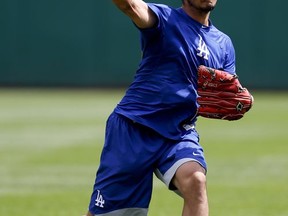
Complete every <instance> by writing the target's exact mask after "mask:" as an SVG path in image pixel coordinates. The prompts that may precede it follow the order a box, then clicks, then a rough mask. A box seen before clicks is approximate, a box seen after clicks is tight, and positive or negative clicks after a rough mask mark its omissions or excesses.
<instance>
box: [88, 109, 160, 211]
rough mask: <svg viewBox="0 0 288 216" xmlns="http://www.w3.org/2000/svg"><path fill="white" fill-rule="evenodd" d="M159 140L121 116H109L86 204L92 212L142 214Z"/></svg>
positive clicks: (145, 207)
mask: <svg viewBox="0 0 288 216" xmlns="http://www.w3.org/2000/svg"><path fill="white" fill-rule="evenodd" d="M160 140H161V139H159V135H157V134H156V133H155V132H153V131H152V130H149V128H144V127H143V126H141V125H139V124H137V123H133V122H132V121H131V120H129V119H126V118H125V117H121V116H119V115H117V114H112V115H111V116H110V117H109V119H108V121H107V125H106V136H105V144H104V148H103V151H102V154H101V160H100V166H99V169H98V171H97V175H96V180H95V184H94V190H93V193H92V196H91V202H90V206H89V209H90V211H91V212H92V213H93V214H99V215H102V214H103V215H111V214H112V213H111V212H113V214H112V215H114V213H115V212H116V213H117V214H115V215H126V213H125V214H124V213H123V212H126V211H129V212H130V211H133V212H135V211H136V213H137V212H141V213H140V214H137V215H139V216H140V215H146V213H147V209H148V206H149V202H150V199H151V192H152V179H153V170H154V163H155V161H156V158H157V157H155V152H157V151H158V150H159V147H158V146H159V145H157V142H161V141H160ZM160 144H161V143H160ZM109 212H110V213H109ZM108 213H109V214H108ZM129 214H130V215H134V214H132V213H131V212H130V213H129Z"/></svg>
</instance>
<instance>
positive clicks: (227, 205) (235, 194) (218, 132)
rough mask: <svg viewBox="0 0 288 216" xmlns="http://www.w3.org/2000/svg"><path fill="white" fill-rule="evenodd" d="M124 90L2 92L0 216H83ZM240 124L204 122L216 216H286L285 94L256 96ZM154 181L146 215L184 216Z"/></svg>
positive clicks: (176, 201) (201, 130) (203, 139)
mask: <svg viewBox="0 0 288 216" xmlns="http://www.w3.org/2000/svg"><path fill="white" fill-rule="evenodd" d="M123 94H124V91H123V90H121V89H120V90H119V89H114V90H54V89H51V90H29V89H27V90H25V89H24V90H23V89H21V90H17V89H16V90H0V98H1V100H0V215H11V214H19V215H29V216H34V215H35V216H36V215H37V216H38V215H43V216H48V215H49V216H50V215H51V216H52V215H53V216H62V215H63V216H67V215H82V214H83V213H85V211H86V208H87V205H88V201H89V196H90V193H91V190H92V185H93V181H94V177H95V171H96V169H97V166H98V162H99V157H100V152H101V148H102V145H103V137H104V127H105V122H106V119H107V117H108V115H109V114H110V112H111V111H112V110H113V108H114V106H115V105H116V104H117V102H118V101H119V100H120V98H121V96H122V95H123ZM253 95H254V96H255V105H254V107H253V109H252V110H251V111H250V112H249V113H247V115H246V116H245V118H243V119H242V120H240V121H237V122H227V121H216V120H210V119H203V118H199V121H198V124H197V129H198V131H199V133H200V136H201V143H202V145H203V147H204V150H205V155H206V159H207V162H208V166H209V170H208V192H209V197H210V207H211V214H210V215H211V216H222V215H223V216H224V215H225V216H226V215H229V216H230V215H231V216H266V215H267V216H268V215H269V216H271V215H273V216H274V215H277V216H282V215H283V216H284V215H285V216H286V215H288V207H287V203H288V198H287V194H288V189H287V188H288V187H287V186H286V185H287V182H288V173H287V172H286V170H287V169H288V160H287V158H288V146H287V144H288V133H287V132H286V130H287V122H288V113H287V106H288V97H287V93H286V92H283V93H279V92H277V93H273V92H272V93H265V92H255V93H253ZM181 205H182V202H181V199H180V198H179V197H178V196H176V195H175V194H174V193H171V192H169V191H168V190H167V189H166V187H165V186H164V185H163V184H162V183H161V182H159V181H158V180H157V179H155V181H154V194H153V197H152V201H151V208H150V212H149V216H162V215H163V216H164V215H165V216H167V215H171V216H172V215H180V212H181Z"/></svg>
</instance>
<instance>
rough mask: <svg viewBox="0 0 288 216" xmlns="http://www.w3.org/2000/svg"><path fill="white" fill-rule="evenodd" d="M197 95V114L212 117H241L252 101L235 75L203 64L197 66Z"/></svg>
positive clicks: (229, 118)
mask: <svg viewBox="0 0 288 216" xmlns="http://www.w3.org/2000/svg"><path fill="white" fill-rule="evenodd" d="M198 95H199V97H198V99H197V101H198V104H199V105H200V107H199V110H198V115H199V116H202V117H206V118H213V119H224V120H230V121H231V120H238V119H241V118H242V117H243V116H244V114H245V113H246V112H248V111H249V110H250V108H251V107H252V104H253V102H254V99H253V96H252V95H251V94H250V93H249V91H248V90H247V89H246V88H243V87H242V85H241V84H240V82H239V79H238V77H237V75H232V74H230V73H228V72H225V71H221V70H217V69H213V68H209V67H206V66H203V65H201V66H199V68H198Z"/></svg>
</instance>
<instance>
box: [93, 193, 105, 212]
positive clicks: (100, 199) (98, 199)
mask: <svg viewBox="0 0 288 216" xmlns="http://www.w3.org/2000/svg"><path fill="white" fill-rule="evenodd" d="M97 192H98V194H97V197H96V200H95V205H96V206H99V207H101V208H104V204H105V200H104V199H103V196H102V195H101V194H100V190H97Z"/></svg>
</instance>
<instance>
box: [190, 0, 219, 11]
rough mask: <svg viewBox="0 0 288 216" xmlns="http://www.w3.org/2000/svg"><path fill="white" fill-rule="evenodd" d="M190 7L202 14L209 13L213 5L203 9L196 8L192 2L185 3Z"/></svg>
mask: <svg viewBox="0 0 288 216" xmlns="http://www.w3.org/2000/svg"><path fill="white" fill-rule="evenodd" d="M187 2H188V4H189V6H190V7H193V8H195V9H197V10H198V11H200V12H202V13H209V12H210V11H212V10H214V8H215V5H214V6H208V7H205V8H202V7H197V6H195V5H194V4H193V3H192V2H190V1H189V0H188V1H187Z"/></svg>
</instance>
